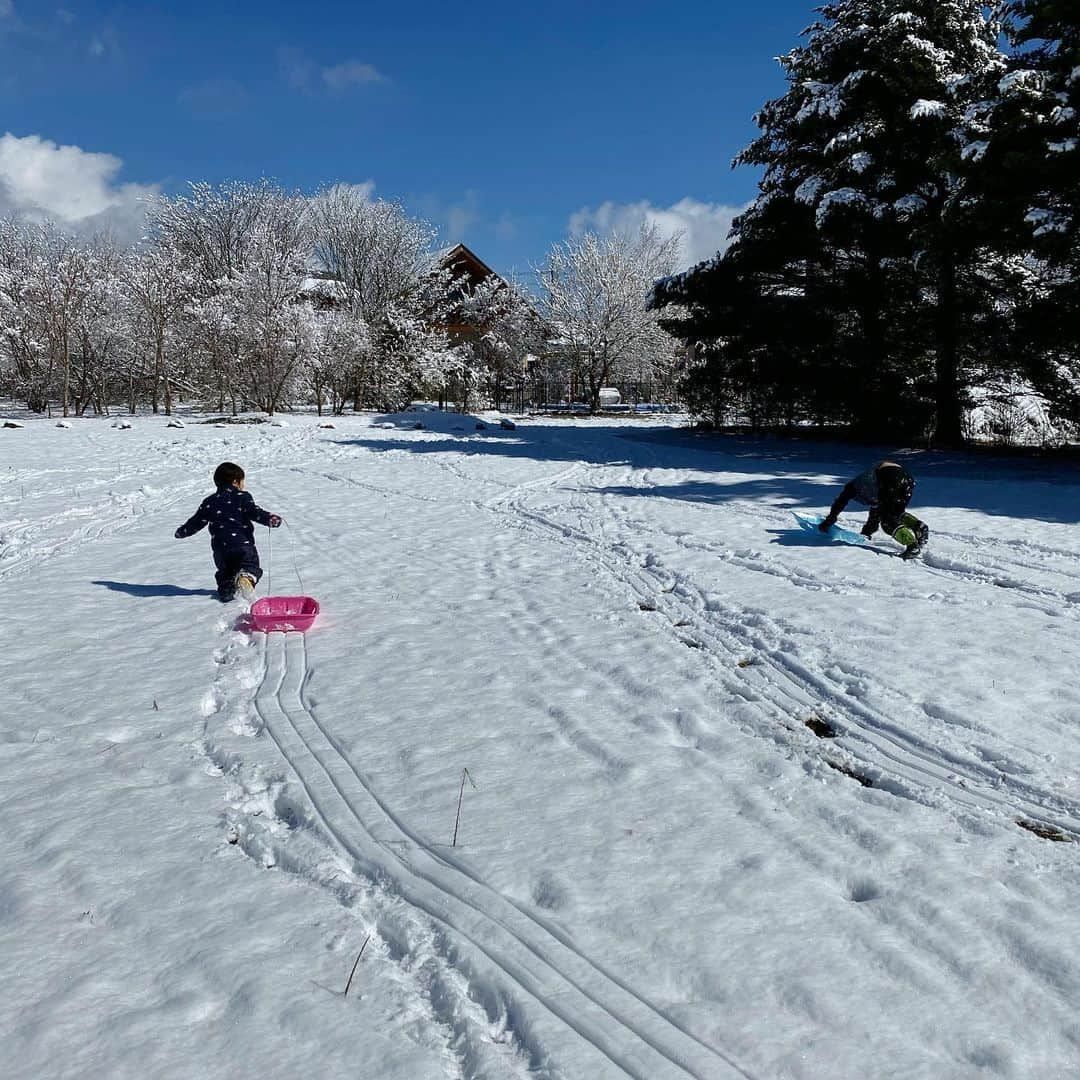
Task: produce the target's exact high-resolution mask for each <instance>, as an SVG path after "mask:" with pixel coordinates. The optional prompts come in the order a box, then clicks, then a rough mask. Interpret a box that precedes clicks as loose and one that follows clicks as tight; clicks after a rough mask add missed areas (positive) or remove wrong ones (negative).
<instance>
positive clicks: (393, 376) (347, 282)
mask: <svg viewBox="0 0 1080 1080" xmlns="http://www.w3.org/2000/svg"><path fill="white" fill-rule="evenodd" d="M311 227H312V241H313V251H314V257H315V260H316V262H318V263H320V264H321V265H322V266H323V268H324V269H325V270H326V271H328V272H329V273H330V274H331V275H332V276H333V277H335V278H336V279H337V280H339V281H340V282H341V283H342V285H343V286H344V298H343V303H344V304H345V305H346V307H347V308H348V310H349V311H351V312H352V314H353V316H354V317H355V318H356V319H357V320H358V321H359V322H360V323H362V324H363V325H364V327H365V328H366V332H367V343H368V352H367V353H358V355H357V362H356V365H355V368H354V372H355V384H354V387H353V398H354V406H355V407H356V408H359V407H361V405H362V404H368V405H374V406H376V407H378V408H391V407H397V406H398V405H403V404H407V403H408V400H407V399H408V395H409V394H410V393H413V392H417V391H418V388H419V386H420V385H421V384H422V383H423V382H425V381H431V382H432V385H436V386H442V385H445V381H446V378H447V377H448V374H449V372H450V370H451V369H453V368H455V367H456V366H457V365H458V364H459V363H460V358H459V357H457V355H456V354H454V353H452V352H451V351H449V343H448V342H447V340H446V337H445V334H444V333H442V331H440V330H438V329H437V326H438V324H439V322H440V318H441V314H442V313H443V312H444V311H445V309H446V306H447V304H448V303H449V296H448V291H449V286H450V278H449V274H448V273H447V272H446V271H443V270H440V269H439V267H438V266H437V264H436V262H435V259H434V257H433V255H432V251H431V249H432V245H433V244H434V241H435V237H436V233H435V230H434V229H433V228H432V227H431V226H430V225H429V224H428V223H427V222H425V221H421V220H419V219H416V218H411V217H409V216H408V215H407V214H406V213H405V210H404V209H403V207H401V206H400V205H399V204H398V203H394V202H387V201H386V200H383V199H374V200H373V199H371V198H369V195H368V192H367V190H366V189H365V188H357V187H352V186H349V185H343V184H337V185H334V186H332V187H328V188H324V189H323V190H322V191H320V192H319V193H318V194H316V196H315V197H314V198H313V199H312V200H311ZM440 350H441V353H440ZM440 355H441V356H442V357H443V361H441V362H440V360H439V356H440ZM395 365H397V367H396V369H395Z"/></svg>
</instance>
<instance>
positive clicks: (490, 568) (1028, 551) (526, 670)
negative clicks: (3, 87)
mask: <svg viewBox="0 0 1080 1080" xmlns="http://www.w3.org/2000/svg"><path fill="white" fill-rule="evenodd" d="M412 419H415V418H412ZM382 422H384V421H382ZM335 423H336V424H337V427H336V428H335V429H332V430H331V429H320V428H318V427H317V426H316V423H315V421H314V419H313V418H312V419H311V420H310V421H308V420H305V419H304V418H290V426H289V427H287V428H280V429H278V428H275V429H269V428H268V427H265V426H259V427H251V428H242V429H240V428H235V429H229V430H228V431H222V430H221V429H215V428H212V427H210V428H207V427H200V426H198V425H195V424H189V425H188V427H187V428H185V429H183V430H178V431H175V432H173V431H169V432H166V431H165V429H164V418H157V419H156V420H155V419H153V418H142V419H137V420H136V421H135V426H134V427H133V429H132V430H129V431H119V430H115V431H114V430H110V429H107V428H105V427H104V425H102V424H100V423H99V424H95V423H93V422H90V421H85V422H79V423H74V424H73V427H72V429H70V430H57V429H55V428H54V427H52V426H46V423H45V422H41V423H40V424H39V423H33V422H32V423H29V424H28V425H27V427H26V428H25V429H22V430H21V431H12V432H7V431H5V432H4V433H3V436H4V442H3V449H4V453H5V463H10V467H9V469H5V470H4V472H6V473H8V474H9V477H10V479H9V478H7V477H6V478H5V479H6V480H7V482H6V483H5V484H4V486H3V488H2V489H0V538H2V541H0V589H2V590H3V593H4V603H3V605H0V620H2V625H3V630H4V635H3V636H4V642H5V646H4V649H3V651H2V653H0V676H2V683H3V687H4V698H5V701H6V703H7V705H8V708H7V710H5V712H6V714H7V715H6V718H5V723H4V725H3V732H2V735H0V777H2V779H3V785H2V787H0V791H3V792H4V795H3V796H0V798H3V804H4V806H5V807H6V808H7V809H8V811H9V812H8V814H7V818H8V821H9V823H10V828H9V829H8V830H7V831H6V832H5V834H4V835H3V839H2V840H0V845H2V846H0V850H2V852H3V858H4V865H5V866H10V867H12V868H13V873H12V876H11V878H10V879H9V880H6V881H5V883H4V886H3V888H2V895H3V899H2V900H0V942H2V943H3V948H4V955H5V956H8V957H11V958H12V959H13V961H14V963H13V970H14V971H15V973H16V974H15V978H14V979H13V980H12V984H13V988H14V990H13V992H12V993H11V994H9V995H8V997H7V999H6V1000H5V1001H4V1003H3V1004H2V1005H0V1013H2V1014H4V1015H2V1016H0V1024H2V1025H3V1028H4V1030H7V1031H12V1032H14V1037H13V1039H12V1042H11V1045H12V1047H13V1052H12V1060H13V1062H14V1063H15V1065H16V1075H25V1076H35V1075H60V1076H79V1075H88V1074H97V1075H110V1076H112V1075H118V1076H124V1075H132V1076H135V1075H147V1074H148V1072H153V1073H154V1074H155V1075H162V1076H196V1075H197V1076H234V1075H245V1074H246V1075H252V1074H256V1073H258V1074H259V1075H267V1076H276V1075H281V1076H285V1075H295V1072H296V1070H297V1069H298V1068H300V1067H304V1068H307V1069H310V1068H311V1067H312V1063H313V1062H317V1063H318V1066H319V1069H320V1071H321V1072H323V1073H324V1074H326V1075H334V1074H336V1072H337V1071H338V1070H345V1069H347V1070H348V1071H349V1072H350V1073H351V1072H354V1071H357V1070H359V1071H360V1072H361V1073H362V1074H363V1075H371V1076H379V1077H387V1078H390V1080H394V1078H396V1077H428V1076H432V1077H435V1076H448V1077H504V1076H505V1077H524V1076H541V1077H577V1076H590V1077H607V1076H612V1077H615V1076H627V1075H630V1076H639V1077H648V1078H653V1077H665V1076H688V1075H689V1076H700V1077H710V1078H711V1077H725V1076H755V1077H789V1076H790V1077H808V1078H809V1077H820V1076H824V1075H828V1076H835V1077H862V1076H867V1075H875V1076H890V1075H894V1076H904V1077H910V1076H925V1077H934V1078H939V1077H983V1076H1002V1077H1033V1078H1034V1077H1058V1076H1060V1077H1066V1076H1070V1075H1074V1074H1075V1072H1076V1068H1077V1039H1078V1037H1080V1028H1078V1027H1077V1025H1076V1024H1075V1021H1074V1019H1073V1011H1074V1010H1073V1002H1074V1001H1075V998H1076V993H1077V990H1078V989H1080V969H1078V966H1077V961H1076V957H1077V950H1076V944H1077V931H1076V929H1075V927H1074V926H1073V919H1072V917H1071V912H1072V910H1073V907H1074V903H1073V901H1074V900H1075V898H1076V895H1077V887H1078V878H1077V873H1076V858H1075V853H1076V848H1075V846H1074V845H1073V844H1071V843H1053V842H1050V841H1048V840H1044V839H1040V838H1039V837H1037V836H1036V835H1034V834H1033V833H1031V832H1028V831H1026V830H1024V829H1021V828H1019V827H1018V826H1017V824H1016V821H1017V819H1018V818H1019V819H1022V820H1024V821H1026V822H1028V823H1030V824H1033V825H1037V826H1040V827H1044V828H1046V829H1056V830H1060V831H1061V833H1062V835H1065V836H1069V837H1072V836H1075V835H1080V797H1078V794H1077V790H1076V788H1077V740H1076V739H1075V736H1074V734H1073V732H1074V731H1075V721H1076V719H1077V716H1078V709H1077V700H1076V693H1077V691H1076V690H1075V688H1074V686H1073V685H1072V683H1073V680H1072V679H1071V678H1070V677H1068V674H1067V673H1068V672H1070V671H1074V670H1076V661H1077V651H1078V648H1080V635H1078V627H1077V613H1078V610H1080V609H1078V608H1077V606H1076V604H1077V601H1076V600H1075V599H1073V598H1072V597H1073V594H1076V595H1078V596H1080V580H1078V579H1080V569H1078V567H1080V563H1078V562H1077V559H1076V557H1077V555H1078V554H1080V540H1078V539H1077V538H1076V537H1075V535H1074V534H1075V523H1074V522H1073V521H1071V520H1070V517H1072V516H1075V515H1074V514H1072V512H1071V511H1070V509H1069V507H1070V506H1073V505H1075V504H1076V503H1075V496H1076V479H1075V477H1073V476H1071V475H1069V474H1068V472H1066V471H1064V470H1061V469H1059V470H1052V469H1042V470H1041V471H1038V470H1037V469H1036V468H1035V467H1031V468H1028V467H1019V466H1014V465H1010V464H1008V463H1005V464H1004V465H1003V468H1002V471H1003V473H1004V477H1002V476H1001V475H998V476H996V477H995V478H993V479H991V478H990V477H989V476H984V475H982V472H983V467H982V466H980V465H979V463H978V462H973V461H967V460H964V459H955V460H953V459H944V458H941V457H940V456H933V455H926V456H916V457H914V458H913V459H912V460H911V463H910V467H911V468H912V471H913V472H915V474H916V475H917V476H918V478H919V487H918V489H917V492H916V499H915V503H914V504H913V507H912V509H913V510H915V512H916V513H918V514H919V516H921V517H923V518H924V519H925V520H927V522H928V523H929V524H930V528H931V532H932V547H931V548H930V549H929V551H928V554H927V559H926V563H925V565H915V566H912V565H908V564H904V563H902V562H901V561H900V560H899V559H894V558H890V557H888V556H887V554H879V553H877V552H875V551H865V552H864V551H861V550H856V549H843V548H835V547H832V546H830V545H828V544H824V543H820V542H818V541H816V538H814V537H805V536H803V535H800V534H799V533H798V532H797V531H796V530H795V529H794V521H793V520H792V519H791V516H790V511H791V509H800V510H803V509H806V510H814V509H822V508H823V507H824V506H826V505H827V504H828V502H829V501H831V498H832V497H833V495H834V494H835V491H836V488H837V485H838V484H839V483H840V482H842V480H843V479H845V478H846V477H847V476H848V475H850V474H853V473H854V472H855V471H857V469H858V468H859V467H862V465H864V464H865V462H863V455H858V454H856V453H854V452H853V451H851V450H850V449H846V450H842V451H834V450H833V448H828V447H813V448H809V449H805V450H800V449H799V448H797V447H794V448H793V447H791V446H787V445H785V444H767V443H750V442H746V441H732V442H731V443H730V444H725V443H723V442H721V443H720V444H717V443H715V442H711V443H710V442H703V441H698V440H694V439H693V438H691V437H689V436H687V435H684V434H681V433H679V432H677V431H669V430H664V429H657V428H650V427H643V426H641V425H637V424H634V423H626V424H610V423H602V424H596V425H578V426H575V425H574V424H573V423H550V424H536V423H522V424H519V426H518V430H517V431H515V432H503V431H499V432H497V433H496V432H493V431H491V430H490V429H489V430H488V431H487V432H483V433H475V432H455V431H430V430H419V431H418V430H414V429H412V428H411V426H407V424H406V422H405V421H402V422H401V425H400V426H395V427H382V426H378V424H379V423H381V422H379V421H377V422H376V423H375V424H372V423H370V422H369V421H368V420H367V419H366V418H363V417H356V418H353V417H348V418H343V419H340V420H335ZM16 440H18V441H16ZM9 455H10V456H9ZM870 456H871V457H872V455H870ZM223 458H231V459H233V460H238V461H240V463H241V464H243V465H244V467H245V469H246V470H247V471H248V486H249V488H250V490H251V491H252V492H253V494H254V495H255V498H256V500H257V501H258V502H259V503H260V505H262V506H264V507H266V508H268V509H271V510H273V511H275V512H279V513H282V514H284V515H285V517H286V518H287V519H288V522H289V528H288V529H283V530H279V531H278V532H277V533H275V534H274V537H273V540H274V548H273V564H274V565H273V575H274V591H275V592H292V591H294V588H295V578H294V577H293V576H292V566H291V559H292V556H293V555H294V554H295V556H296V558H297V561H298V565H299V567H300V569H301V572H302V574H303V578H304V582H305V584H306V586H307V588H308V590H309V591H310V592H311V593H312V594H313V595H316V596H317V597H319V599H320V601H321V602H322V605H323V615H322V616H321V617H320V621H319V623H318V624H317V626H316V628H315V629H314V630H313V631H312V633H311V634H309V635H308V636H307V638H306V639H305V638H301V637H299V636H296V635H293V636H290V637H288V638H287V639H286V638H284V637H282V636H273V637H270V638H265V637H264V636H262V635H250V634H247V633H245V632H243V630H238V629H235V628H234V625H233V623H234V617H233V613H232V612H231V611H229V610H226V609H223V608H221V607H220V606H218V605H217V604H216V602H214V601H213V600H211V599H210V598H209V597H208V596H207V595H206V591H207V590H208V589H209V588H210V587H212V583H213V579H212V564H211V562H210V558H209V552H208V550H207V547H208V545H207V544H206V542H205V539H204V538H203V537H201V536H200V537H196V538H194V539H192V540H188V541H185V542H179V541H174V540H173V539H172V538H171V534H172V530H173V529H174V528H175V526H176V524H178V523H179V522H180V521H181V520H183V519H184V518H185V517H186V516H187V515H188V514H189V513H190V511H191V508H193V506H194V505H195V504H196V503H197V502H198V499H199V498H200V497H201V495H203V494H205V492H206V490H208V481H207V479H206V478H207V477H208V475H209V473H210V472H211V471H212V469H213V467H214V465H215V464H216V463H217V462H218V461H219V460H222V459H223ZM16 484H18V488H16ZM24 485H25V488H26V490H23V487H24ZM264 537H265V534H261V535H260V538H259V543H260V548H261V550H262V555H263V561H264V567H265V566H266V565H267V562H268V549H267V546H266V544H265V539H264ZM888 545H889V542H888V541H879V546H880V547H881V548H882V551H883V552H888V550H889V546H888ZM264 582H265V579H264ZM101 583H105V584H101ZM43 598H45V599H46V601H47V602H46V603H42V600H43ZM155 703H156V704H157V706H158V707H157V709H155V708H154V705H155ZM811 720H816V721H818V723H819V726H818V730H823V731H828V733H829V734H831V735H834V736H835V737H831V738H829V737H819V736H818V735H815V734H814V731H812V730H811V728H810V727H808V726H807V722H808V721H811ZM822 725H824V726H822ZM466 767H467V768H468V769H469V772H470V774H471V775H472V777H473V778H474V780H475V783H476V788H475V789H473V788H472V787H469V786H468V785H467V786H466V789H465V793H464V800H463V809H462V817H461V828H460V833H459V841H458V846H457V847H456V848H452V847H450V837H451V834H452V831H453V825H454V812H455V808H456V803H457V797H458V790H459V784H460V780H461V774H462V769H463V768H466ZM855 777H862V778H863V779H864V780H865V781H869V783H870V785H871V786H863V784H861V783H859V782H858V781H857V779H855ZM85 912H89V913H91V914H89V915H84V913H85ZM368 935H370V941H369V944H368V945H367V947H366V949H365V953H364V958H363V960H362V961H361V963H360V965H359V967H358V969H357V976H356V982H355V983H354V987H353V990H352V991H351V992H350V995H349V997H348V998H347V999H344V998H342V997H341V989H342V988H343V986H344V983H345V979H346V978H347V976H348V971H349V968H350V967H351V965H352V962H353V961H354V959H355V956H356V953H357V951H359V948H360V945H361V944H362V943H363V941H364V940H365V937H367V936H368Z"/></svg>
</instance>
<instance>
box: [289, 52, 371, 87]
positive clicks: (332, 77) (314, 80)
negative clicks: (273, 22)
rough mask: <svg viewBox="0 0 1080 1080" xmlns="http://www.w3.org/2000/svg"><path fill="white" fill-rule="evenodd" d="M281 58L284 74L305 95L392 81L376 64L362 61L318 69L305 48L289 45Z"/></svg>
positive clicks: (343, 62) (348, 61)
mask: <svg viewBox="0 0 1080 1080" xmlns="http://www.w3.org/2000/svg"><path fill="white" fill-rule="evenodd" d="M277 59H278V70H279V72H280V73H281V77H282V78H283V79H284V80H285V82H286V83H288V84H289V86H291V87H292V88H293V89H294V90H299V91H300V92H301V93H303V94H314V93H316V92H317V91H323V92H329V93H334V94H340V93H344V92H345V91H347V90H351V89H352V88H353V87H357V86H371V85H372V84H374V83H383V82H387V81H388V80H387V78H386V76H385V75H383V73H382V72H381V71H380V70H379V69H378V68H377V67H375V65H374V64H367V63H364V61H362V60H343V61H342V62H341V63H340V64H334V65H332V66H331V67H322V68H318V67H316V65H315V64H314V62H313V61H312V60H311V58H310V57H309V56H308V55H307V53H305V52H304V51H303V49H296V48H293V47H292V46H289V45H286V46H282V47H281V48H280V49H278V54H277Z"/></svg>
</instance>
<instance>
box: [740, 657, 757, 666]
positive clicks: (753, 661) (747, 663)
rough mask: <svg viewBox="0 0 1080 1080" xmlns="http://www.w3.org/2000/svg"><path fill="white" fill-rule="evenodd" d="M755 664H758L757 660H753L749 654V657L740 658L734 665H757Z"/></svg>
mask: <svg viewBox="0 0 1080 1080" xmlns="http://www.w3.org/2000/svg"><path fill="white" fill-rule="evenodd" d="M757 665H758V661H757V660H755V659H754V658H753V657H752V656H751V657H749V659H746V660H740V661H739V662H738V663H737V664H736V665H735V666H736V667H757Z"/></svg>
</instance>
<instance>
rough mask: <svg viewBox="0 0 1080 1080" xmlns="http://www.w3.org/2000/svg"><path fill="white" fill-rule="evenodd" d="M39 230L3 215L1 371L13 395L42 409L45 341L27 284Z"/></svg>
mask: <svg viewBox="0 0 1080 1080" xmlns="http://www.w3.org/2000/svg"><path fill="white" fill-rule="evenodd" d="M39 238H40V232H39V230H37V229H31V228H27V227H25V226H23V225H21V224H20V223H18V222H16V221H14V220H13V219H12V218H3V219H0V371H2V372H3V374H4V378H5V382H6V384H7V386H8V389H9V391H10V393H11V395H12V396H13V397H15V396H19V397H22V398H23V399H24V400H25V401H26V404H27V407H28V408H30V409H33V410H35V411H38V412H43V411H44V410H45V409H46V408H47V407H48V404H49V390H50V386H49V382H48V379H47V376H46V368H45V354H46V349H45V343H44V340H43V338H42V335H41V332H40V331H41V327H40V325H39V323H38V320H37V317H36V314H37V313H36V311H35V309H34V306H33V304H32V303H31V300H30V297H29V295H28V294H27V291H26V286H27V282H28V279H29V277H30V272H31V267H32V265H33V263H34V260H35V259H37V258H38V249H37V240H38V239H39Z"/></svg>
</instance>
